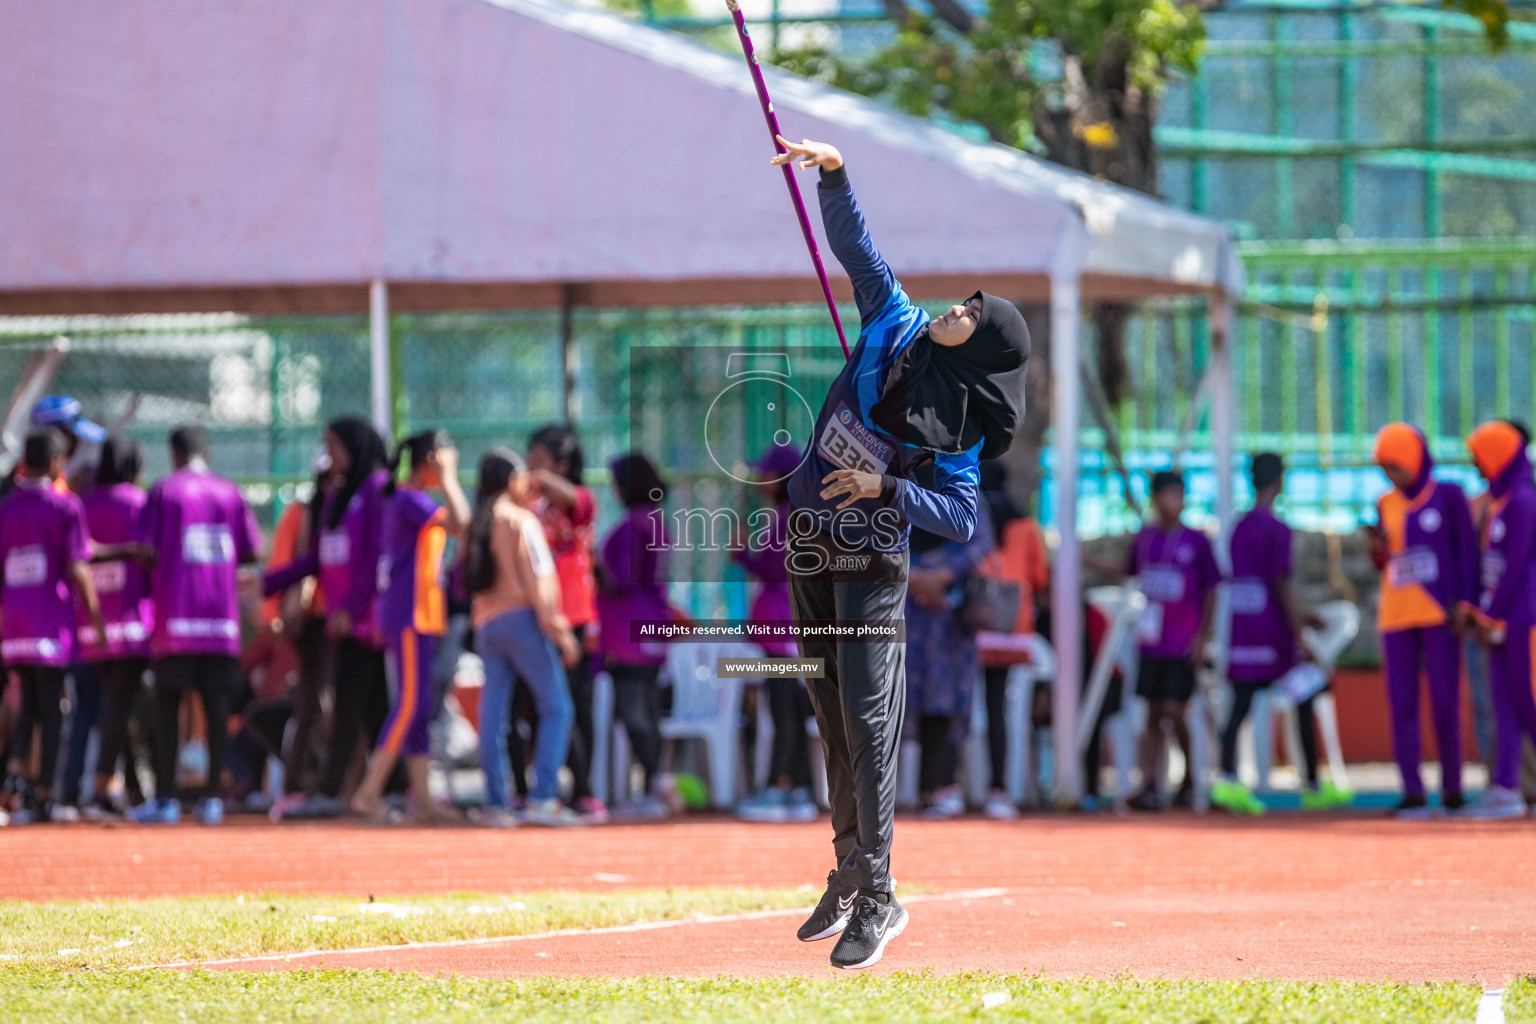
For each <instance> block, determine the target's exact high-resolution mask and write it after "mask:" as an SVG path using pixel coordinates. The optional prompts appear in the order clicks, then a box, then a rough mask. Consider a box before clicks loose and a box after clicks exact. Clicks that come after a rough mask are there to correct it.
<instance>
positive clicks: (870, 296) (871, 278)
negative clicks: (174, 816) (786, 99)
mask: <svg viewBox="0 0 1536 1024" xmlns="http://www.w3.org/2000/svg"><path fill="white" fill-rule="evenodd" d="M779 143H780V144H781V145H783V146H784V148H785V149H787V150H789V152H787V153H780V154H779V155H778V156H775V157H774V158H773V161H772V162H773V163H774V165H775V166H783V165H784V164H787V163H789V162H790V161H791V160H794V161H797V162H798V164H799V166H800V169H801V170H808V169H810V168H812V167H815V168H818V169H819V170H820V171H821V184H819V185H818V186H817V187H816V195H817V198H818V199H819V200H820V202H821V224H822V227H823V228H824V229H825V230H826V233H827V245H828V246H829V247H830V248H831V249H832V255H834V256H836V257H837V261H838V262H839V263H841V264H842V265H843V269H844V270H846V271H847V272H848V277H849V278H850V279H851V280H852V281H853V295H854V298H855V299H856V300H857V301H858V304H859V320H860V321H861V322H863V323H868V322H869V320H870V319H871V318H872V317H874V316H876V315H878V314H879V313H880V311H881V310H882V309H884V308H885V305H886V303H887V302H889V301H890V299H891V296H892V295H893V294H894V293H895V291H896V289H897V287H898V285H897V281H896V275H895V274H894V273H892V272H891V268H890V266H889V265H888V264H887V263H886V262H885V257H883V256H881V255H880V250H878V249H876V248H875V243H874V242H873V241H871V240H870V237H869V230H868V229H867V228H866V227H865V226H864V215H863V214H862V213H860V212H859V204H858V203H857V202H856V201H855V200H854V198H853V186H851V185H849V184H848V172H847V170H846V169H845V168H844V167H843V155H842V154H841V153H839V152H838V151H837V147H836V146H832V145H829V144H827V143H825V142H812V141H811V140H810V139H801V140H800V141H799V142H798V143H796V142H790V141H788V140H787V139H785V138H784V137H783V136H779Z"/></svg>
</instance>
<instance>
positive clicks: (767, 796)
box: [736, 786, 789, 825]
mask: <svg viewBox="0 0 1536 1024" xmlns="http://www.w3.org/2000/svg"><path fill="white" fill-rule="evenodd" d="M736 817H738V818H740V819H741V820H742V821H751V822H756V823H758V824H770V825H777V824H782V823H783V822H786V821H788V820H789V793H788V791H787V790H782V789H779V788H778V787H777V786H770V787H769V788H768V789H765V790H763V791H762V792H761V793H758V794H757V795H755V796H749V797H747V799H745V800H743V801H742V802H741V803H739V804H737V805H736Z"/></svg>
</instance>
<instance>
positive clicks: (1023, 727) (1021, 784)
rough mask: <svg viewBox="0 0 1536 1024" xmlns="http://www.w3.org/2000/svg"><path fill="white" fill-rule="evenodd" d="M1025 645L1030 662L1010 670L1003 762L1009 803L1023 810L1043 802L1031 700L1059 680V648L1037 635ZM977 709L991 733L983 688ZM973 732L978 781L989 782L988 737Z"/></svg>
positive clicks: (984, 787)
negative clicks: (1041, 686) (1039, 687)
mask: <svg viewBox="0 0 1536 1024" xmlns="http://www.w3.org/2000/svg"><path fill="white" fill-rule="evenodd" d="M1025 643H1026V644H1027V645H1028V647H1029V660H1028V661H1027V662H1020V663H1019V664H1017V665H1014V666H1013V667H1012V668H1010V669H1009V670H1008V688H1007V690H1006V693H1005V696H1004V704H1003V708H1004V715H1005V716H1006V720H1005V721H1004V723H1003V727H1004V728H1005V729H1007V730H1008V755H1007V757H1006V759H1005V760H1004V762H1003V772H1004V774H1005V775H1006V779H1005V780H1004V788H1005V789H1007V790H1008V796H1009V799H1011V800H1013V802H1014V803H1016V804H1018V805H1019V806H1021V807H1033V806H1035V805H1036V804H1038V803H1039V802H1040V785H1039V782H1040V779H1039V763H1038V762H1039V757H1038V751H1036V749H1035V730H1034V727H1033V726H1032V724H1031V723H1030V705H1031V703H1032V700H1031V698H1032V697H1033V695H1034V692H1035V687H1036V686H1037V685H1039V684H1040V683H1046V684H1049V683H1050V682H1051V681H1052V680H1053V679H1055V678H1056V648H1054V647H1052V646H1051V643H1050V641H1049V640H1047V639H1046V638H1045V637H1043V636H1041V635H1040V634H1038V633H1034V634H1031V635H1030V636H1029V637H1028V638H1026V640H1025ZM976 705H977V707H979V708H980V711H981V716H982V717H981V721H982V723H983V724H984V726H985V728H987V729H991V728H992V723H991V722H989V721H987V719H986V711H987V702H986V689H985V687H984V686H983V688H982V689H981V690H980V691H979V694H978V696H977V698H976ZM973 721H974V715H973ZM972 731H973V740H972V742H971V745H970V749H971V750H972V751H973V753H972V763H974V764H975V765H976V770H975V775H976V776H977V778H978V780H980V779H987V775H989V774H990V772H991V762H990V758H988V756H987V748H986V737H985V735H981V736H975V735H974V734H975V731H976V730H975V729H974V726H973V730H972ZM991 784H992V782H991V780H990V779H987V781H986V782H985V783H984V784H983V785H981V786H979V787H977V788H978V789H979V792H980V797H979V798H978V800H977V802H978V803H980V802H983V801H985V800H986V796H987V787H988V786H990V785H991Z"/></svg>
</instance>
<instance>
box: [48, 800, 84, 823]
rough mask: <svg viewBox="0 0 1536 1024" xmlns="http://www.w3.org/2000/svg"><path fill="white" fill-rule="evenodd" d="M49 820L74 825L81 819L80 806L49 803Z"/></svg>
mask: <svg viewBox="0 0 1536 1024" xmlns="http://www.w3.org/2000/svg"><path fill="white" fill-rule="evenodd" d="M48 820H49V821H51V822H53V823H54V824H55V825H73V824H75V823H76V822H78V821H79V820H80V808H78V807H74V806H72V805H70V804H61V803H57V802H53V803H49V805H48Z"/></svg>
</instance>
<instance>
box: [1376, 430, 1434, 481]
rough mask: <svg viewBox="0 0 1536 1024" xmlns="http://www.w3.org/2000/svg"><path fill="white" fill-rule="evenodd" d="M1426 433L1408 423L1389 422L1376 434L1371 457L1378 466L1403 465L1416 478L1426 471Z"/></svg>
mask: <svg viewBox="0 0 1536 1024" xmlns="http://www.w3.org/2000/svg"><path fill="white" fill-rule="evenodd" d="M1426 447H1427V446H1426V445H1425V443H1424V435H1423V434H1421V433H1419V432H1418V430H1416V429H1415V428H1413V427H1411V426H1409V425H1408V424H1407V423H1388V424H1387V425H1386V426H1384V427H1382V428H1381V432H1380V433H1379V434H1377V435H1376V447H1375V449H1374V450H1372V452H1371V459H1372V460H1373V461H1374V462H1375V463H1376V464H1377V465H1378V466H1385V465H1389V464H1390V465H1393V466H1401V467H1402V468H1403V469H1406V470H1407V471H1408V472H1409V473H1411V474H1413V476H1414V477H1415V478H1417V477H1418V476H1419V474H1421V473H1423V472H1424V456H1425V455H1426V454H1427V451H1426Z"/></svg>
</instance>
